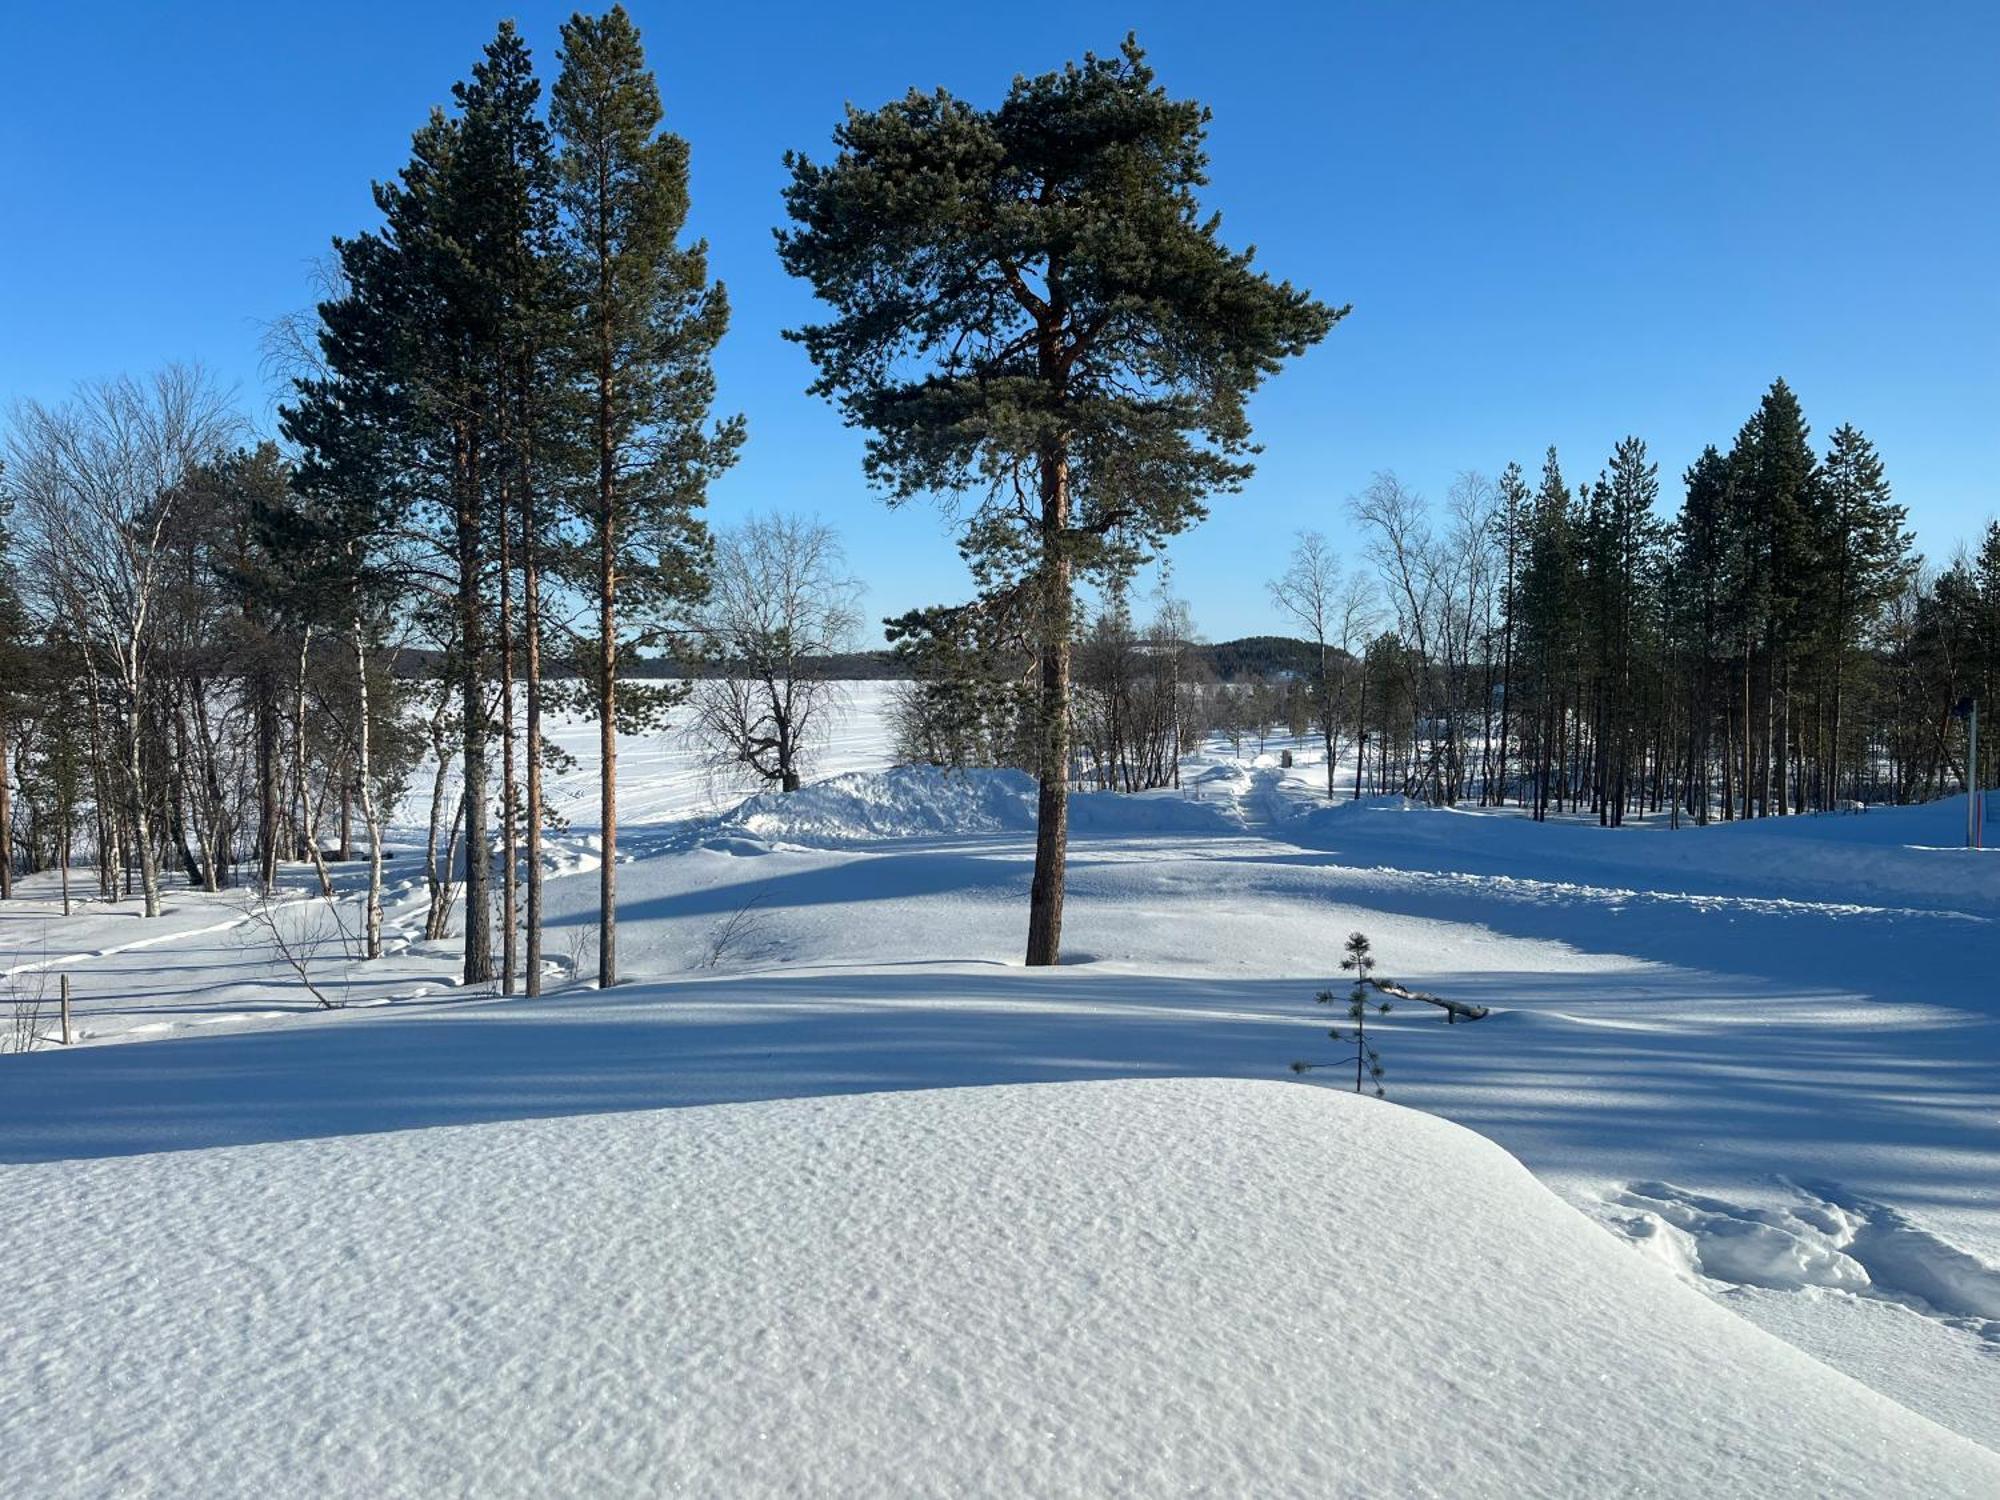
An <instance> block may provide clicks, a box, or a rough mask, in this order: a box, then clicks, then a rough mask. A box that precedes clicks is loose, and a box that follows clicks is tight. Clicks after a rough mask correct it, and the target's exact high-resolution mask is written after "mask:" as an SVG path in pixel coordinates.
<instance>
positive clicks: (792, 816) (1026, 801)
mask: <svg viewBox="0 0 2000 1500" xmlns="http://www.w3.org/2000/svg"><path fill="white" fill-rule="evenodd" d="M1035 798H1036V789H1035V780H1034V778H1033V777H1031V776H1028V775H1026V774H1024V773H1022V772H1020V771H984V770H974V771H947V770H943V769H941V768H939V767H936V766H899V767H897V768H896V769H894V770H891V771H858V772H853V773H850V774H848V775H845V776H834V777H831V778H829V779H827V780H825V781H819V782H814V783H812V784H811V785H809V786H804V787H801V788H799V790H798V791H796V792H760V793H759V794H758V795H756V796H754V797H751V798H750V799H748V800H747V801H745V802H744V803H743V804H742V805H741V806H739V807H738V808H736V809H735V810H734V811H733V812H730V813H727V814H725V815H724V816H723V817H721V818H720V819H718V820H717V821H716V824H715V825H714V826H715V829H716V833H715V834H714V835H713V836H712V838H711V839H710V840H709V842H711V843H712V842H714V840H715V839H717V838H720V839H727V838H729V837H731V836H732V835H735V836H742V835H748V836H750V837H752V838H758V839H763V840H766V841H768V842H770V843H774V844H802V845H805V846H807V847H812V848H842V847H846V846H850V845H855V844H867V843H876V842H883V841H888V840H894V839H921V838H952V837H968V836H978V835H983V834H996V833H1032V832H1033V831H1034V827H1035ZM1069 820H1070V827H1071V829H1072V830H1073V831H1075V832H1077V833H1079V834H1086V835H1099V836H1116V835H1120V834H1140V833H1165V832H1176V831H1184V830H1194V829H1216V828H1221V827H1223V826H1224V825H1225V821H1226V820H1225V819H1224V817H1223V815H1222V813H1221V811H1220V809H1219V808H1217V807H1215V806H1210V805H1204V804H1202V803H1199V802H1194V801H1190V800H1187V799H1185V798H1183V797H1181V796H1180V795H1179V794H1178V793H1163V792H1152V793H1140V794H1137V795H1132V796H1127V795H1121V794H1118V793H1113V792H1084V793H1075V794H1072V795H1071V797H1070V799H1069Z"/></svg>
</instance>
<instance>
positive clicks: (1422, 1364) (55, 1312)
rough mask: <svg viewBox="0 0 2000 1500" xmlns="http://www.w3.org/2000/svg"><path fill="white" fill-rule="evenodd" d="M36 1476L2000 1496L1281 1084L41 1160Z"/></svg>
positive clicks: (30, 1337)
mask: <svg viewBox="0 0 2000 1500" xmlns="http://www.w3.org/2000/svg"><path fill="white" fill-rule="evenodd" d="M0 1191H4V1192H5V1194H6V1201H7V1203H8V1207H9V1212H8V1214H7V1215H6V1216H5V1217H4V1220H0V1256H4V1257H5V1263H6V1264H8V1265H9V1266H10V1267H11V1268H12V1270H11V1273H10V1288H11V1289H10V1292H9V1296H8V1302H7V1316H6V1326H7V1333H8V1336H7V1338H6V1339H5V1340H4V1342H0V1390H4V1391H6V1392H7V1393H8V1406H7V1408H6V1410H7V1429H8V1430H7V1434H6V1442H5V1448H4V1452H5V1454H6V1457H5V1466H6V1472H7V1475H8V1479H9V1487H10V1489H11V1490H13V1491H14V1492H17V1493H21V1494H34V1495H38V1496H49V1497H53V1496H64V1495H101V1494H107V1493H137V1492H141V1491H143V1492H145V1493H148V1494H172V1495H201V1496H205V1497H212V1496H230V1495H256V1496H262V1495H269V1494H277V1493H292V1494H297V1493H317V1494H333V1493H340V1494H367V1495H371V1496H404V1495H408V1496H418V1495H423V1496H431V1495H444V1494H479V1495H487V1496H503V1495H528V1494H590V1495H600V1496H603V1495H623V1494H654V1493H677V1494H703V1495H711V1494H713V1495H723V1494H726V1495H766V1494H792V1493H809V1494H920V1493H921V1494H948V1495H954V1496H961V1495H987V1494H991V1495H1018V1494H1129V1495H1162V1494H1182V1493H1204V1494H1218V1495H1281V1494H1311V1495H1385V1494H1450V1495H1453V1496H1486V1495H1490V1496H1508V1497H1512V1496H1519V1495H1524V1494H1535V1495H1541V1496H1579V1497H1584V1496H1587V1497H1593V1500H1594V1497H1598V1496H1603V1495H1610V1494H1701V1495H1704V1496H1731V1495H1741V1496H1758V1497H1770V1496H1793V1495H1798V1496H1803V1495H1813V1496H1826V1495H1868V1496H1874V1497H1890V1496H1898V1495H1911V1496H1924V1497H1926V1500H1936V1497H1944V1496H1953V1495H1961V1496H1974V1495H1978V1496H1990V1495H1993V1494H1995V1493H2000V1457H1996V1456H1995V1455H1994V1454H1992V1453H1990V1452H1988V1451H1987V1450H1985V1449H1982V1448H1979V1447H1978V1446H1976V1445H1975V1444H1972V1443H1970V1442H1968V1441H1966V1440H1964V1439H1961V1438H1958V1437H1956V1436H1954V1435H1952V1434H1950V1433H1947V1432H1945V1431H1944V1430H1943V1429H1941V1428H1938V1427H1936V1426H1934V1425H1933V1424H1931V1423H1930V1422H1928V1421H1926V1420H1924V1419H1922V1418H1920V1417H1917V1416H1915V1415H1913V1414H1912V1413H1910V1412H1908V1411H1906V1410H1905V1409H1903V1408H1902V1407H1899V1406H1897V1405H1896V1404H1895V1403H1893V1402H1891V1401H1889V1400H1887V1399H1886V1398H1884V1397H1881V1396H1879V1395H1876V1394H1874V1393H1872V1392H1870V1391H1868V1390H1867V1389H1865V1388H1863V1387H1861V1386H1859V1385H1857V1384H1856V1383H1854V1382H1853V1381H1851V1380H1849V1379H1847V1378H1846V1377H1844V1376H1841V1375H1838V1374H1835V1373H1834V1372H1832V1371H1831V1370H1829V1369H1827V1368H1826V1367H1824V1366H1822V1365H1819V1364H1817V1363H1815V1362H1814V1361H1813V1360H1811V1359H1809V1358H1808V1357H1806V1356H1805V1355H1803V1354H1801V1353H1799V1352H1798V1351H1797V1350H1795V1349H1793V1348H1791V1347H1790V1346H1788V1345H1786V1344H1783V1343H1781V1342H1780V1341H1778V1340H1776V1339H1774V1338H1772V1337H1770V1336H1768V1335H1766V1334H1763V1333H1761V1332H1759V1331H1758V1330H1757V1329H1755V1328H1753V1327H1751V1326H1750V1325H1749V1324H1748V1323H1746V1322H1744V1321H1742V1320H1741V1319H1738V1318H1735V1317H1733V1316H1732V1315H1730V1314H1729V1313H1728V1312H1726V1311H1724V1310H1723V1309H1721V1308H1719V1307H1717V1306H1715V1305H1713V1304H1712V1303H1711V1302H1709V1301H1708V1300H1707V1299H1705V1298H1703V1297H1702V1296H1700V1295H1699V1294H1697V1293H1696V1292H1694V1291H1692V1290H1690V1289H1689V1288H1688V1287H1686V1286H1684V1285H1682V1284H1681V1283H1680V1282H1679V1281H1677V1280H1676V1279H1675V1278H1674V1277H1673V1276H1672V1275H1671V1274H1669V1273H1668V1272H1667V1271H1666V1270H1664V1269H1663V1268H1661V1267H1659V1266H1657V1265H1653V1264H1649V1263H1648V1262H1647V1261H1645V1260H1644V1259H1642V1258H1640V1257H1635V1256H1634V1255H1632V1254H1631V1253H1630V1252H1629V1251H1628V1250H1626V1249H1625V1248H1624V1247H1622V1246H1621V1245H1619V1244H1618V1243H1617V1242H1616V1240H1614V1239H1613V1238H1612V1237H1611V1236H1610V1235H1607V1234H1605V1233H1604V1232H1602V1231H1601V1230H1599V1229H1597V1228H1596V1227H1594V1226H1592V1225H1590V1224H1589V1223H1588V1222H1586V1221H1585V1220H1584V1219H1583V1218H1582V1217H1581V1216H1580V1215H1578V1214H1577V1213H1575V1212H1574V1211H1573V1210H1571V1209H1569V1208H1567V1207H1565V1206H1563V1205H1562V1204H1561V1203H1560V1202H1558V1201H1557V1200H1556V1199H1555V1198H1554V1197H1553V1196H1552V1195H1551V1194H1550V1193H1549V1192H1547V1191H1546V1190H1545V1189H1543V1188H1542V1187H1541V1186H1539V1185H1538V1184H1537V1183H1536V1182H1535V1181H1534V1179H1533V1178H1531V1177H1530V1176H1529V1175H1528V1173H1527V1172H1526V1171H1525V1170H1524V1169H1523V1168H1522V1167H1521V1166H1520V1165H1519V1164H1518V1163H1516V1162H1515V1161H1514V1160H1513V1159H1512V1158H1511V1157H1509V1156H1507V1155H1506V1154H1505V1153H1503V1152H1502V1151H1501V1150H1499V1148H1497V1147H1495V1146H1493V1145H1491V1144H1490V1143H1488V1142H1486V1141H1484V1140H1482V1139H1481V1138H1479V1137H1477V1136H1474V1135H1472V1134H1471V1133H1469V1132H1467V1131H1465V1130H1463V1129H1460V1128H1459V1127H1456V1126H1453V1125H1450V1124H1447V1123H1446V1122H1444V1121H1442V1120H1439V1119H1436V1118H1433V1117H1429V1116H1425V1115H1421V1114H1417V1113H1415V1112H1412V1111H1407V1110H1403V1109H1400V1108H1397V1107H1395V1106H1392V1105H1382V1104H1377V1103H1375V1102H1374V1101H1372V1100H1361V1099H1356V1098H1352V1097H1350V1096H1346V1095H1342V1094H1338V1093H1335V1092H1333V1091H1329V1090H1323V1089H1317V1088H1309V1087H1301V1086H1298V1085H1293V1084H1279V1083H1228V1082H1222V1081H1215V1080H1207V1081H1179V1082H1161V1081H1148V1082H1136V1083H1135V1082H1126V1083H1083V1084H1063V1085H1053V1086H1042V1087H1010V1088H987V1089H961V1090H947V1091H934V1092H924V1093H907V1094H877V1095H859V1096H847V1097H842V1098H834V1099H820V1100H790V1101H782V1102H772V1103H762V1104H754V1105H739V1106H731V1107H719V1108H706V1109H690V1110H682V1111H666V1112H641V1113H628V1114H609V1115H598V1116H586V1117H577V1118H570V1119H563V1120H541V1121H532V1122H529V1121H517V1122H508V1123H503V1124H494V1125H485V1126H468V1127H450V1128H438V1129H430V1130H417V1131H407V1132H402V1133H398V1134H392V1135H380V1136H367V1137H343V1138H334V1139H327V1140H317V1141H297V1142H290V1143H284V1144H269V1145H260V1146H251V1147H244V1148H239V1149H232V1150H211V1151H203V1152H197V1153H186V1154H180V1155H173V1156H152V1157H128V1158H123V1159H116V1160H101V1161H95V1162H89V1163H74V1162H72V1163H64V1164H60V1165H51V1166H17V1167H10V1168H6V1169H4V1171H0Z"/></svg>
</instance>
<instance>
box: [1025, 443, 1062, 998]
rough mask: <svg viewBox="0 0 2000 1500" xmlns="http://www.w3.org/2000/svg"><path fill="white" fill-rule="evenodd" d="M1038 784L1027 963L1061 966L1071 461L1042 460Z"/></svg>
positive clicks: (1052, 454) (1054, 456) (1056, 454)
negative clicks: (1065, 541)
mask: <svg viewBox="0 0 2000 1500" xmlns="http://www.w3.org/2000/svg"><path fill="white" fill-rule="evenodd" d="M1041 468H1042V474H1041V479H1042V599H1041V609H1042V643H1041V644H1042V663H1041V668H1042V680H1041V703H1040V709H1041V716H1042V723H1041V745H1040V754H1039V756H1038V763H1037V766H1036V772H1037V774H1038V775H1039V777H1040V778H1041V788H1040V794H1039V796H1038V799H1037V802H1036V809H1035V874H1034V880H1033V882H1032V883H1031V884H1030V886H1029V889H1028V964H1029V966H1030V967H1043V966H1047V965H1052V964H1057V963H1060V962H1061V961H1062V908H1063V884H1064V878H1065V875H1066V873H1067V870H1066V866H1067V862H1068V847H1069V688H1070V560H1069V556H1068V553H1067V552H1066V550H1065V549H1064V546H1063V532H1064V531H1065V530H1066V529H1067V527H1068V525H1069V459H1068V455H1066V454H1064V453H1062V452H1060V451H1059V450H1051V451H1047V452H1045V453H1044V454H1043V455H1042V461H1041Z"/></svg>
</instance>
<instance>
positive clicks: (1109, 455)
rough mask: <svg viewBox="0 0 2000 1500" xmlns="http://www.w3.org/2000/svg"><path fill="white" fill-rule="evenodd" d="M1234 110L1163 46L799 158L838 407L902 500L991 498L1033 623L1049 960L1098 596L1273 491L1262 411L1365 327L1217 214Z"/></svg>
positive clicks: (802, 212) (794, 162)
mask: <svg viewBox="0 0 2000 1500" xmlns="http://www.w3.org/2000/svg"><path fill="white" fill-rule="evenodd" d="M1208 118H1209V116H1208V111H1207V110H1205V109H1204V108H1202V107H1201V106H1200V105H1199V104H1195V103H1192V102H1189V101H1185V100H1176V99H1172V98H1169V97H1168V95H1167V93H1166V91H1165V90H1164V89H1162V88H1160V87H1159V86H1158V85H1157V84H1156V83H1155V81H1154V77H1153V72H1152V70H1151V69H1150V68H1149V67H1147V66H1146V62H1145V58H1144V55H1143V54H1142V52H1141V51H1140V49H1139V46H1138V44H1137V43H1136V41H1133V40H1130V39H1128V40H1127V41H1126V44H1125V46H1124V48H1123V50H1122V51H1121V52H1120V53H1119V55H1117V56H1116V57H1109V58H1102V57H1095V56H1086V57H1085V58H1084V60H1083V62H1082V63H1081V64H1071V65H1069V66H1067V67H1065V68H1063V69H1062V70H1061V71H1059V72H1054V73H1045V74H1042V75H1040V76H1038V77H1034V78H1025V77H1024V78H1017V79H1016V80H1015V81H1014V84H1013V86H1012V88H1011V89H1009V91H1008V94H1007V97H1006V98H1005V100H1003V101H1002V103H1001V104H1000V105H999V107H998V108H995V109H980V108H977V107H976V106H974V105H972V104H969V103H967V102H966V101H964V100H961V99H957V98H954V97H953V96H951V95H950V94H948V93H945V92H944V91H942V90H939V91H938V92H936V93H931V94H924V93H919V92H915V91H912V92H911V93H910V94H908V95H906V96H905V97H904V98H902V99H900V100H897V101H895V102H893V103H890V104H888V105H885V106H883V107H882V108H880V109H876V110H865V111H864V110H850V111H849V113H848V116H847V119H846V120H845V122H843V123H842V124H841V125H840V127H839V128H838V129H837V130H836V131H835V134H834V146H835V155H834V157H833V159H832V160H831V161H830V162H827V163H824V164H821V163H817V162H814V161H812V160H810V159H808V158H807V157H805V156H803V155H799V154H793V155H791V156H790V157H788V158H787V162H788V165H789V166H790V168H791V173H792V180H791V182H790V184H789V185H788V187H787V188H786V191H785V206H786V210H787V212H788V213H789V214H790V216H791V219H792V221H793V226H794V227H793V228H791V229H790V230H789V231H787V232H785V233H783V234H782V235H781V236H780V240H779V253H780V255H781V257H782V258H783V260H784V263H785V266H786V269H788V270H789V271H791V272H792V273H793V274H794V275H796V276H799V277H802V278H804V279H805V280H806V281H808V282H810V283H811V285H812V287H813V289H814V291H815V292H817V293H818V295H819V296H820V298H821V300H822V301H824V302H825V303H826V304H827V307H828V309H829V310H830V313H831V317H830V319H829V321H827V322H824V323H820V324H816V325H813V326H811V327H807V328H804V329H801V330H798V331H797V333H796V334H795V335H794V336H795V337H796V338H798V339H799V340H800V341H801V342H803V343H804V345H805V346H806V349H807V352H808V353H810V354H811V356H812V358H813V361H814V363H815V364H816V365H817V366H818V368H819V379H818V381H817V382H816V384H815V385H814V387H813V389H814V390H815V391H816V392H817V393H819V394H821V395H824V396H827V397H829V398H832V399H834V400H836V401H837V402H838V403H839V405H840V407H841V409H842V411H843V413H844V414H845V416H846V418H847V421H848V423H849V424H850V425H852V426H857V427H861V428H863V429H865V430H866V431H867V432H868V434H869V438H868V448H867V459H866V469H867V472H868V474H869V476H870V478H871V479H873V480H874V481H875V482H876V483H878V484H879V485H881V486H882V487H883V488H884V489H885V490H886V491H887V493H888V496H889V498H890V501H891V503H892V504H893V503H896V502H899V501H903V500H907V499H909V498H911V497H913V496H917V495H920V494H943V495H965V494H973V495H978V496H980V497H982V498H981V501H980V503H979V504H978V506H977V508H976V510H975V511H974V513H973V515H972V517H971V519H970V520H969V522H968V523H967V525H966V528H965V533H964V537H963V542H962V546H963V549H964V551H965V552H966V554H967V556H968V557H969V558H970V559H971V560H972V561H973V564H974V569H975V575H976V577H977V579H978V580H979V582H980V584H981V587H982V592H983V593H985V594H987V595H988V596H991V597H998V596H1002V595H1005V596H1011V597H1012V598H1015V599H1020V600H1023V601H1024V602H1026V604H1027V605H1028V609H1027V614H1028V617H1029V618H1030V619H1031V620H1032V622H1033V623H1032V627H1031V628H1032V632H1033V644H1034V646H1035V649H1036V651H1037V653H1038V655H1039V658H1040V689H1039V705H1038V715H1037V717H1038V721H1039V722H1038V727H1039V734H1040V745H1039V751H1038V755H1037V761H1038V764H1037V767H1036V769H1037V771H1038V773H1039V778H1040V783H1041V792H1040V803H1039V808H1038V816H1037V827H1036V839H1035V870H1034V878H1033V883H1032V887H1031V892H1030V909H1029V920H1028V947H1027V958H1028V962H1029V963H1030V964H1053V963H1056V962H1057V961H1058V960H1059V956H1060V952H1061V932H1062V899H1063V885H1064V865H1065V853H1066V848H1067V820H1068V776H1069V770H1070V764H1069V763H1070V739H1069V736H1070V661H1071V648H1072V640H1073V634H1074V628H1075V627H1074V617H1075V609H1074V597H1073V595H1074V586H1075V582H1076V580H1077V579H1078V577H1079V575H1097V576H1099V577H1102V578H1109V577H1112V576H1115V575H1116V574H1118V573H1119V572H1121V571H1123V570H1125V569H1127V568H1129V567H1130V566H1131V565H1132V564H1133V562H1134V561H1135V560H1136V559H1137V558H1138V557H1139V556H1141V555H1142V554H1143V553H1144V552H1145V551H1147V550H1148V549H1150V548H1153V547H1155V546H1157V545H1158V544H1160V543H1161V542H1163V541H1164V539H1165V538H1167V537H1168V536H1171V535H1172V534H1174V533H1176V532H1178V531H1181V530H1183V529H1185V528H1186V527H1187V526H1189V525H1191V524H1193V523H1194V522H1195V521H1196V520H1198V519H1199V518H1200V517H1201V516H1202V514H1203V502H1204V500H1205V499H1206V497H1207V496H1209V495H1211V494H1214V493H1217V492H1220V491H1228V490H1232V489H1235V488H1236V487H1238V486H1239V485H1241V483H1242V482H1243V480H1244V479H1245V477H1246V476H1247V475H1248V474H1249V472H1250V467H1249V464H1248V462H1247V458H1248V454H1249V452H1250V444H1249V438H1250V427H1249V422H1248V418H1247V415H1246V412H1245V402H1246V399H1247V397H1248V396H1249V394H1250V392H1251V391H1252V390H1254V389H1255V388H1256V386H1257V385H1258V384H1259V383H1260V382H1261V381H1262V380H1263V379H1264V378H1265V377H1266V376H1267V375H1270V374H1272V373H1274V372H1275V371H1276V370H1277V369H1278V368H1279V367H1280V366H1281V365H1282V363H1283V362H1284V361H1285V360H1286V359H1287V358H1290V357H1292V356H1295V355H1297V354H1299V353H1301V352H1303V351H1304V350H1305V349H1307V348H1308V347H1310V346H1311V345H1312V344H1314V343H1316V342H1317V341H1318V340H1319V339H1321V338H1322V337H1324V336H1325V334H1326V332H1327V331H1328V329H1330V328H1331V327H1332V326H1333V324H1334V322H1335V321H1336V320H1337V319H1338V318H1339V317H1340V316H1341V312H1342V311H1344V309H1342V310H1339V311H1336V310H1334V309H1331V308H1328V307H1325V306H1323V305H1321V304H1320V303H1318V302H1316V301H1314V300H1313V299H1312V298H1311V297H1310V296H1308V295H1307V294H1306V293H1305V292H1303V291H1300V290H1298V289H1296V288H1294V287H1292V286H1291V285H1290V284H1289V283H1276V282H1273V281H1271V280H1270V279H1269V278H1268V277H1266V276H1264V275H1262V274H1260V273H1259V272H1257V271H1255V270H1253V269H1252V267H1251V263H1250V256H1249V255H1248V254H1247V253H1244V252H1239V251H1234V250H1231V249H1229V248H1228V247H1227V246H1225V245H1224V244H1223V243H1222V241H1221V238H1220V234H1219V224H1218V221H1217V220H1216V219H1215V218H1214V217H1213V216H1211V215H1206V214H1204V213H1203V211H1202V209H1201V206H1200V201H1199V198H1198V190H1199V189H1200V188H1201V187H1202V186H1204V185H1205V183H1206V180H1207V178H1206V167H1207V157H1206V154H1205V152H1204V150H1203V136H1204V133H1205V130H1206V126H1207V123H1208Z"/></svg>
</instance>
